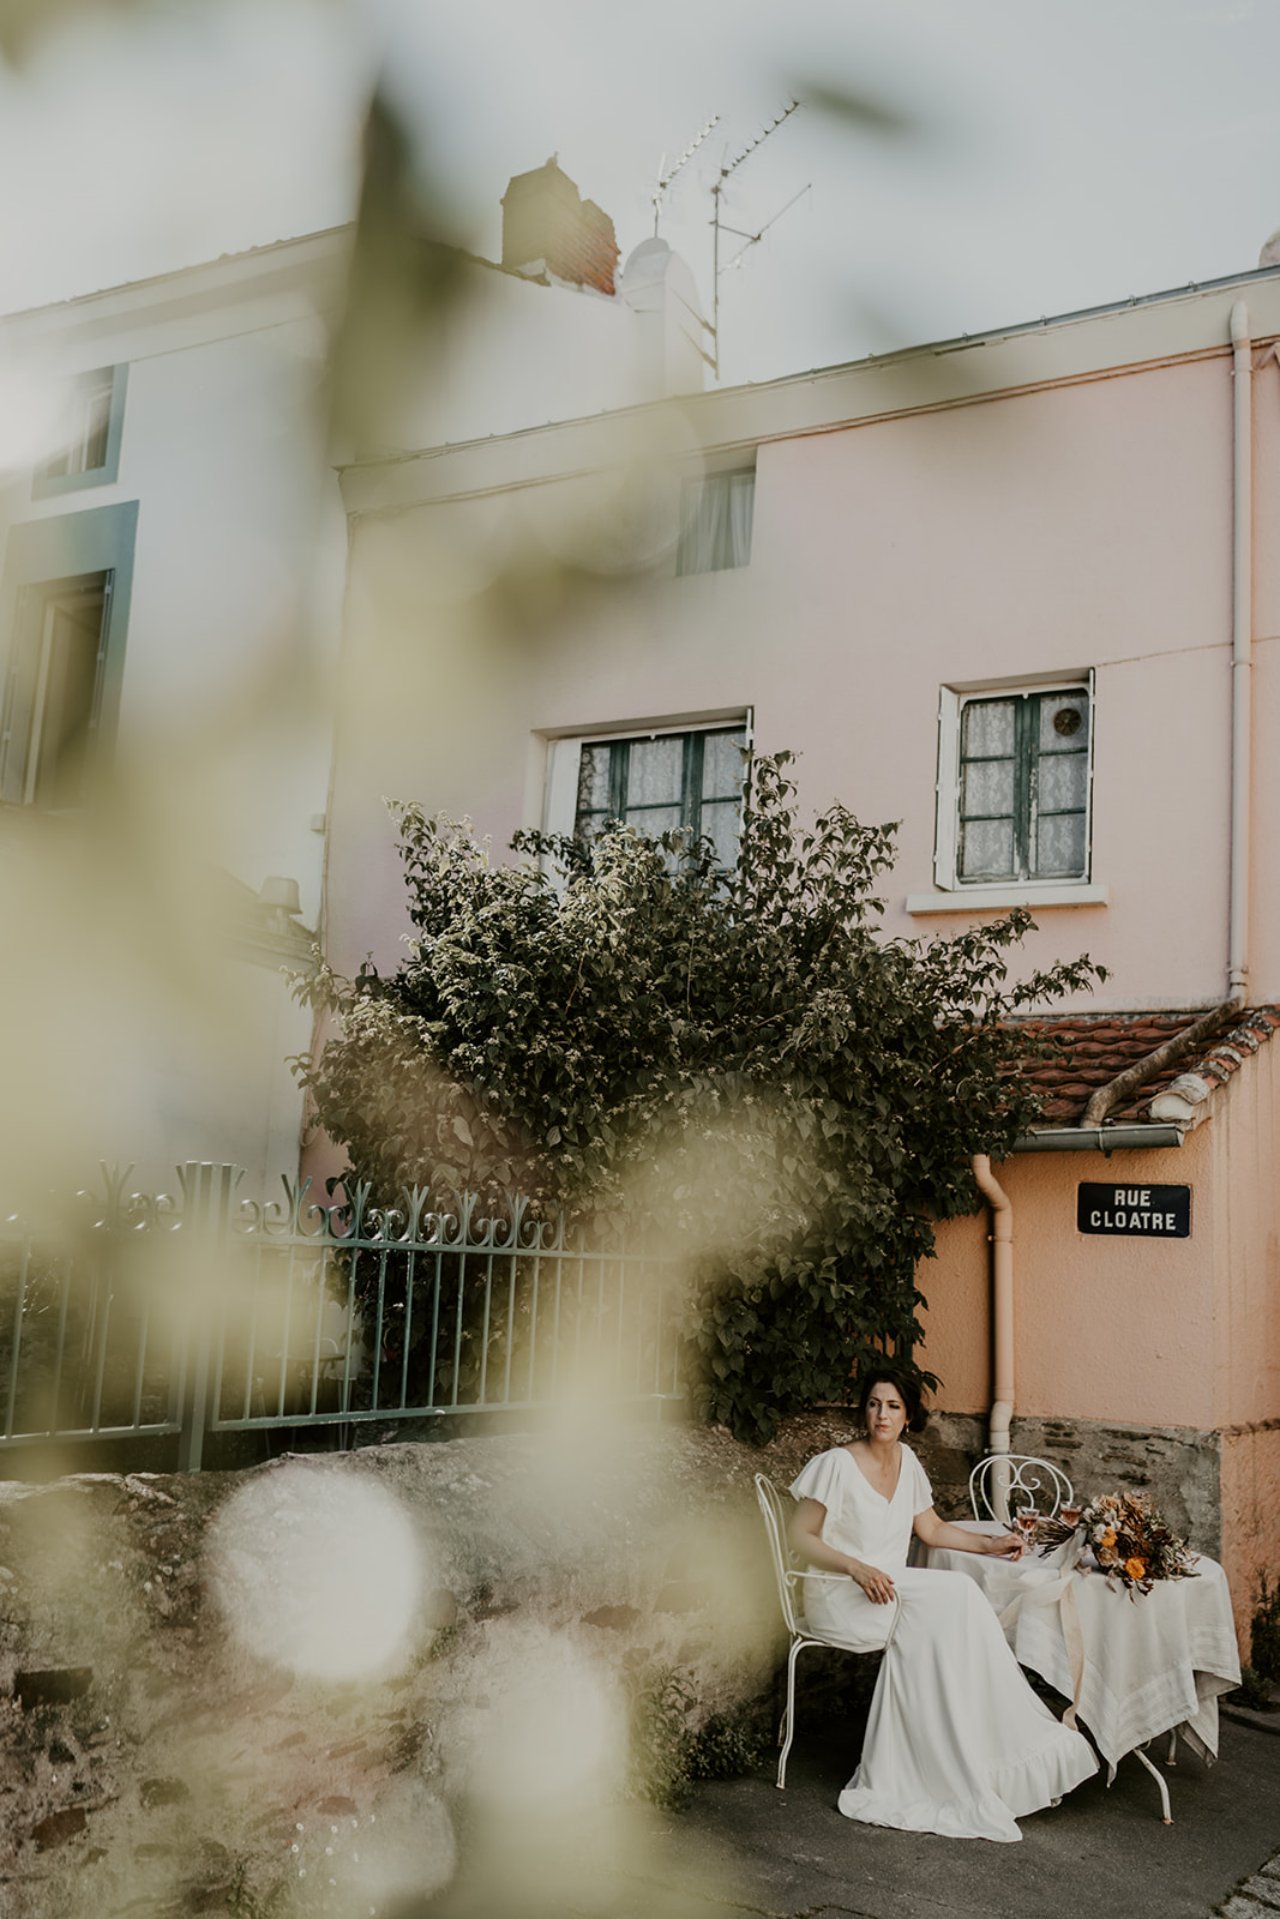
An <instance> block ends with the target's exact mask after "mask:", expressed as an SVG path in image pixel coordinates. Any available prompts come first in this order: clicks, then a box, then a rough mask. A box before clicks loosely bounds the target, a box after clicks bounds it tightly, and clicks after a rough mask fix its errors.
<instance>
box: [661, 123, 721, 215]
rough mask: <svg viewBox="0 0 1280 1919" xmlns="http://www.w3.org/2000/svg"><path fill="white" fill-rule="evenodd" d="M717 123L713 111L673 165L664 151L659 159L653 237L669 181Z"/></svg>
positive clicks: (686, 163)
mask: <svg viewBox="0 0 1280 1919" xmlns="http://www.w3.org/2000/svg"><path fill="white" fill-rule="evenodd" d="M719 124H720V115H719V114H718V113H713V114H712V116H711V118H710V119H709V120H708V121H707V124H706V126H705V127H703V128H701V129H700V131H699V132H697V133H695V134H694V136H693V138H692V140H690V142H689V144H688V146H687V147H686V148H685V150H684V152H683V153H682V154H681V155H680V158H679V159H678V160H677V161H676V163H675V165H674V166H673V167H668V166H667V156H666V154H665V153H664V154H663V156H662V158H661V160H659V162H658V183H657V185H656V186H655V187H654V189H653V237H654V239H655V240H656V239H657V237H658V222H659V221H660V220H661V218H662V202H663V200H664V199H665V198H666V193H667V188H668V187H669V186H670V185H671V182H672V181H673V180H674V179H675V177H676V175H677V174H678V173H679V172H680V170H681V168H682V167H686V166H687V165H688V164H689V162H690V160H692V158H693V156H694V154H695V153H696V152H697V151H698V148H699V147H700V146H701V145H702V143H703V141H704V140H705V139H706V138H707V136H708V134H709V133H710V132H711V131H712V129H713V128H714V127H718V126H719Z"/></svg>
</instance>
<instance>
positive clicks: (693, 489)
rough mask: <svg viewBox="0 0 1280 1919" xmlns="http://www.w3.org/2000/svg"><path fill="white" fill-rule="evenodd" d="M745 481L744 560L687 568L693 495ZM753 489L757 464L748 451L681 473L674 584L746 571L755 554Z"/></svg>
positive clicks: (755, 483) (754, 493)
mask: <svg viewBox="0 0 1280 1919" xmlns="http://www.w3.org/2000/svg"><path fill="white" fill-rule="evenodd" d="M745 479H749V480H750V481H751V526H750V531H749V533H748V536H747V552H746V558H745V559H742V560H732V561H727V562H725V563H724V564H722V565H716V566H689V565H687V564H686V560H687V558H688V555H689V549H690V546H691V544H692V542H691V540H690V528H691V527H692V525H693V524H694V517H695V514H694V510H693V507H692V502H693V500H694V498H695V496H696V494H697V493H698V492H699V491H700V490H701V489H703V488H704V487H708V486H715V485H723V486H725V487H728V488H732V486H733V482H734V481H735V480H745ZM756 485H757V463H756V456H755V449H754V448H752V450H751V455H750V458H746V459H744V458H742V457H741V456H740V455H739V456H735V457H733V458H732V459H726V460H723V461H711V462H709V463H708V464H707V465H706V466H705V467H703V468H702V469H701V471H699V472H696V473H685V474H684V475H683V476H682V477H681V481H680V499H679V509H678V510H679V518H678V521H677V527H676V550H675V562H674V578H675V579H677V580H696V579H707V578H709V577H710V575H712V574H713V573H741V572H743V571H745V569H746V568H747V567H749V566H750V564H751V559H752V555H753V553H754V551H755V534H756Z"/></svg>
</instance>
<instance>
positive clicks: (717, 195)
mask: <svg viewBox="0 0 1280 1919" xmlns="http://www.w3.org/2000/svg"><path fill="white" fill-rule="evenodd" d="M799 105H800V102H799V101H798V100H789V101H788V102H787V104H786V106H785V107H784V108H783V109H782V112H781V113H779V114H775V116H774V118H773V119H772V120H770V122H769V124H768V126H767V127H764V128H763V129H762V130H761V131H760V132H759V133H757V135H756V137H755V139H754V140H748V142H747V144H746V146H745V147H743V148H742V149H741V151H740V152H738V153H735V154H734V156H733V158H732V160H725V161H724V162H723V164H722V165H721V168H720V172H719V174H718V175H717V176H716V180H715V184H714V185H713V187H712V189H711V234H712V239H711V329H710V331H711V347H712V353H713V356H714V357H713V358H712V361H711V370H712V372H713V373H714V374H715V376H716V378H717V380H718V379H719V378H720V276H721V274H722V273H729V272H731V271H732V269H733V268H734V267H736V266H739V265H740V264H741V262H742V257H743V255H744V254H745V253H748V252H750V250H751V248H752V247H753V246H756V245H758V243H759V242H760V241H761V240H763V238H764V236H765V234H766V233H767V232H768V231H769V228H770V227H771V226H773V224H774V223H775V221H778V220H780V219H781V218H782V216H783V214H784V213H789V212H790V211H791V208H792V207H793V206H794V205H795V203H796V201H797V200H802V199H803V198H804V196H805V194H806V193H808V191H809V188H810V187H811V186H812V185H813V182H812V180H810V181H809V182H808V183H807V184H806V185H805V186H802V187H801V189H800V191H799V193H793V194H792V196H791V198H790V199H789V200H788V201H787V203H786V205H785V206H783V207H779V208H778V211H777V212H776V213H775V214H774V215H773V216H772V217H771V218H770V219H768V220H766V221H765V223H764V225H763V226H762V227H758V228H757V229H756V231H755V232H754V233H752V232H749V231H748V230H747V229H746V228H745V227H731V226H730V225H729V224H728V222H727V221H726V220H724V219H723V218H722V217H721V209H720V202H721V196H722V195H723V193H724V187H725V181H726V180H728V178H729V176H730V175H731V174H733V173H736V172H737V170H738V168H739V167H740V166H741V165H742V163H743V161H744V160H749V159H750V158H751V155H752V154H753V153H755V152H756V150H757V148H759V147H762V146H763V145H764V143H765V141H766V140H768V139H769V138H770V136H771V135H772V134H775V133H776V132H777V131H778V128H779V127H781V126H783V125H785V123H786V122H787V121H788V120H789V119H790V118H791V116H792V114H793V113H795V112H796V110H797V109H798V107H799ZM712 124H713V125H714V122H713V123H712ZM710 130H711V129H710V127H708V128H706V129H705V130H704V134H703V135H700V136H699V138H700V139H701V138H703V137H705V133H707V132H710ZM722 233H732V234H733V235H734V236H735V238H736V239H739V240H741V241H742V242H743V244H742V246H740V247H739V248H738V251H737V252H736V253H735V254H734V256H733V258H732V259H731V260H727V261H726V262H725V264H724V266H721V264H720V235H721V234H722Z"/></svg>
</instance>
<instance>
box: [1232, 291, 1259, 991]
mask: <svg viewBox="0 0 1280 1919" xmlns="http://www.w3.org/2000/svg"><path fill="white" fill-rule="evenodd" d="M1231 349H1232V351H1231V359H1232V367H1231V372H1232V379H1233V381H1234V395H1233V398H1234V415H1235V420H1234V436H1233V437H1234V444H1233V454H1234V465H1233V484H1232V495H1231V512H1232V556H1231V569H1232V573H1231V904H1230V920H1229V933H1228V942H1227V993H1228V996H1229V998H1230V1000H1231V1002H1232V1003H1233V1004H1234V1005H1236V1006H1242V1005H1243V1004H1244V1002H1245V996H1246V994H1247V991H1248V981H1249V874H1250V827H1251V823H1252V822H1251V807H1250V796H1251V789H1252V785H1253V779H1252V751H1253V341H1252V339H1251V338H1250V335H1249V309H1248V307H1247V306H1246V305H1245V303H1244V301H1243V300H1237V301H1236V303H1235V305H1234V306H1233V307H1232V309H1231Z"/></svg>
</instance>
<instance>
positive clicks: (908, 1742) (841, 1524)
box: [791, 1367, 1098, 1840]
mask: <svg viewBox="0 0 1280 1919" xmlns="http://www.w3.org/2000/svg"><path fill="white" fill-rule="evenodd" d="M859 1410H860V1412H861V1415H862V1422H863V1426H864V1428H865V1433H866V1436H865V1438H863V1439H856V1440H854V1442H853V1443H852V1445H849V1446H833V1447H832V1448H831V1450H830V1451H829V1452H825V1453H819V1454H818V1456H817V1458H816V1459H811V1460H810V1461H809V1464H808V1465H807V1466H806V1467H805V1468H804V1470H803V1472H802V1473H801V1474H800V1475H799V1477H798V1478H797V1479H796V1480H795V1481H794V1482H793V1483H792V1487H791V1491H792V1494H793V1495H794V1497H795V1498H796V1499H797V1500H798V1501H799V1505H798V1507H797V1510H796V1513H795V1517H794V1520H793V1522H792V1543H793V1544H794V1546H795V1549H796V1551H797V1553H798V1554H799V1556H800V1558H801V1559H802V1560H803V1561H804V1563H805V1564H806V1565H808V1566H812V1568H813V1569H814V1571H815V1572H824V1573H844V1574H847V1575H848V1577H847V1580H845V1581H843V1582H838V1581H836V1580H832V1579H822V1580H818V1579H812V1580H806V1582H805V1587H806V1596H805V1614H806V1618H807V1619H808V1621H809V1623H810V1624H811V1625H812V1626H813V1627H814V1628H815V1630H816V1631H818V1632H820V1633H822V1634H823V1636H824V1637H827V1638H831V1639H835V1640H838V1641H839V1642H840V1643H841V1644H842V1645H845V1646H849V1647H851V1648H852V1649H853V1650H854V1651H855V1652H873V1651H876V1650H877V1649H878V1648H880V1647H882V1646H886V1647H887V1650H886V1652H885V1656H884V1660H883V1663H882V1664H881V1667H880V1676H879V1678H878V1680H877V1681H876V1689H875V1694H874V1696H873V1698H872V1701H871V1714H870V1717H869V1719H868V1721H867V1735H866V1739H865V1741H864V1743H863V1748H862V1760H861V1763H860V1765H859V1767H858V1770H857V1772H855V1774H854V1775H853V1778H852V1779H851V1780H850V1781H849V1783H848V1785H847V1786H846V1787H845V1789H844V1791H843V1792H842V1793H841V1794H840V1798H839V1802H838V1803H839V1807H840V1810H841V1812H842V1813H844V1814H845V1816H846V1818H849V1819H860V1820H863V1821H865V1822H866V1823H867V1824H869V1825H874V1826H898V1827H902V1828H905V1829H906V1830H907V1831H911V1832H939V1833H944V1834H946V1835H947V1836H948V1837H949V1838H952V1839H1001V1840H1014V1839H1020V1838H1021V1837H1022V1834H1021V1833H1020V1832H1019V1831H1018V1828H1017V1825H1016V1824H1015V1821H1016V1820H1018V1819H1021V1818H1023V1817H1025V1815H1026V1814H1027V1813H1030V1812H1036V1811H1038V1810H1039V1808H1040V1807H1041V1806H1048V1805H1053V1804H1055V1803H1056V1802H1057V1800H1059V1799H1060V1798H1061V1797H1062V1795H1063V1793H1065V1792H1070V1790H1071V1788H1072V1787H1073V1786H1078V1785H1079V1784H1080V1782H1081V1780H1082V1779H1087V1778H1088V1777H1089V1775H1090V1773H1092V1772H1095V1771H1096V1770H1097V1763H1098V1762H1097V1760H1096V1759H1095V1758H1094V1755H1093V1749H1092V1748H1091V1747H1090V1745H1089V1744H1088V1742H1087V1740H1085V1739H1084V1738H1083V1737H1082V1735H1081V1734H1080V1733H1078V1732H1072V1731H1070V1730H1069V1729H1068V1728H1067V1727H1066V1726H1063V1725H1060V1724H1059V1722H1058V1721H1057V1720H1056V1719H1055V1718H1054V1716H1053V1714H1052V1713H1051V1712H1050V1711H1049V1709H1048V1707H1047V1706H1046V1705H1044V1704H1043V1702H1042V1701H1041V1700H1039V1699H1038V1698H1037V1697H1036V1695H1035V1693H1033V1692H1032V1690H1031V1688H1030V1686H1028V1684H1027V1682H1026V1680H1025V1679H1024V1678H1023V1676H1022V1673H1021V1672H1020V1670H1019V1668H1018V1664H1017V1661H1016V1660H1015V1659H1014V1656H1013V1654H1012V1652H1011V1651H1010V1650H1009V1647H1008V1646H1007V1644H1006V1643H1005V1638H1004V1634H1003V1632H1002V1631H1001V1629H1000V1624H999V1621H998V1620H997V1618H996V1615H995V1613H994V1612H993V1611H992V1609H991V1607H990V1605H989V1604H988V1602H987V1600H986V1599H985V1598H984V1597H983V1595H982V1592H981V1590H980V1588H979V1587H978V1586H977V1584H976V1583H975V1582H974V1581H973V1580H971V1579H968V1578H966V1577H965V1575H964V1574H963V1573H946V1572H932V1571H928V1570H926V1569H922V1568H912V1567H909V1566H908V1565H907V1549H908V1547H909V1545H910V1543H911V1535H912V1532H913V1531H914V1533H915V1535H916V1537H917V1538H918V1539H920V1540H922V1541H923V1542H924V1544H925V1545H926V1546H946V1547H949V1548H950V1549H951V1550H952V1551H957V1550H958V1551H960V1552H976V1553H995V1554H998V1555H1000V1556H1001V1557H1004V1558H1008V1559H1016V1558H1017V1557H1018V1556H1019V1555H1020V1553H1021V1551H1022V1547H1021V1544H1020V1542H1019V1541H1018V1540H1017V1539H1015V1538H1014V1537H1013V1536H1012V1535H1011V1534H1009V1533H999V1534H991V1533H974V1532H970V1531H968V1530H966V1529H965V1528H964V1527H961V1526H949V1525H947V1524H946V1523H945V1522H944V1521H943V1520H941V1519H939V1517H938V1515H937V1513H936V1512H935V1511H934V1509H933V1494H932V1492H931V1490H930V1487H929V1481H928V1479H927V1478H926V1477H925V1472H924V1468H923V1466H921V1464H920V1462H919V1460H918V1459H917V1458H916V1456H915V1454H914V1453H913V1452H912V1451H911V1450H910V1448H909V1447H907V1446H904V1445H903V1444H902V1434H903V1432H904V1431H905V1430H906V1429H907V1428H908V1427H910V1428H911V1429H912V1430H913V1431H918V1430H919V1429H920V1427H921V1426H922V1425H923V1423H924V1421H923V1416H922V1413H921V1405H920V1394H919V1390H918V1388H917V1387H916V1386H915V1384H914V1383H913V1382H912V1380H911V1379H910V1378H909V1377H908V1376H907V1375H905V1374H903V1373H900V1372H897V1371H895V1370H894V1369H893V1368H892V1367H886V1368H885V1369H884V1370H883V1371H877V1372H875V1373H873V1374H872V1375H871V1377H870V1378H869V1379H868V1380H867V1381H866V1383H865V1385H864V1386H863V1389H862V1394H861V1398H860V1401H859ZM891 1633H892V1638H890V1634H891Z"/></svg>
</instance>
